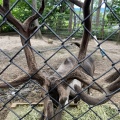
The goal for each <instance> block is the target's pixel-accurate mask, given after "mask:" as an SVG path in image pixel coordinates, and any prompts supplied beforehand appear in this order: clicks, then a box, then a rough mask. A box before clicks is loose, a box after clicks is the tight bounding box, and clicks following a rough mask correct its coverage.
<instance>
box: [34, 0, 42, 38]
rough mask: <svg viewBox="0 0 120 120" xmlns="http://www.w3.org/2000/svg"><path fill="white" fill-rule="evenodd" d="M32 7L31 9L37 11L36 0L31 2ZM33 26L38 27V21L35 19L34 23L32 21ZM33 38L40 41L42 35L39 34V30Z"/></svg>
mask: <svg viewBox="0 0 120 120" xmlns="http://www.w3.org/2000/svg"><path fill="white" fill-rule="evenodd" d="M32 6H33V8H34V9H35V10H37V0H32ZM34 13H35V11H34V10H33V14H34ZM34 25H35V26H37V27H38V26H39V21H38V19H36V20H35V21H34ZM35 38H36V39H39V38H40V39H42V34H41V30H40V29H39V30H38V31H37V32H36V33H35Z"/></svg>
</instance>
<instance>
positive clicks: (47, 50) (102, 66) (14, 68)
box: [0, 36, 120, 120]
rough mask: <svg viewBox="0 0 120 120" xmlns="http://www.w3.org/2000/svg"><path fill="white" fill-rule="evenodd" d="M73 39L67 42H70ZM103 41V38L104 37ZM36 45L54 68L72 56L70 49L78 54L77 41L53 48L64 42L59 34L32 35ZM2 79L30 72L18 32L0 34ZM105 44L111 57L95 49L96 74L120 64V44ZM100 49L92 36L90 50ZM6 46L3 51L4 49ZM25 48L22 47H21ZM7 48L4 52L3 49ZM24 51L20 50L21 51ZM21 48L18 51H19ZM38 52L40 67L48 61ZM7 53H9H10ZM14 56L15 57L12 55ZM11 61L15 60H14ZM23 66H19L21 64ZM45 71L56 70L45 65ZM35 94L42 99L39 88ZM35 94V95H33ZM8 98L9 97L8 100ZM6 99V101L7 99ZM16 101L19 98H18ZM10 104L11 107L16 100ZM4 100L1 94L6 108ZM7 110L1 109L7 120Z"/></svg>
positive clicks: (119, 99)
mask: <svg viewBox="0 0 120 120" xmlns="http://www.w3.org/2000/svg"><path fill="white" fill-rule="evenodd" d="M70 41H73V40H69V41H68V42H67V43H66V45H68V44H69V42H70ZM74 41H80V40H78V39H75V40H74ZM99 42H102V40H100V41H99ZM31 43H32V47H33V48H34V49H35V50H36V51H37V52H40V55H42V57H44V59H49V57H50V58H51V59H50V60H48V62H47V63H48V64H49V65H50V66H51V67H52V68H55V69H56V68H57V67H58V66H59V65H60V63H61V62H62V61H63V60H64V59H65V58H67V57H68V56H71V54H70V53H69V52H68V51H71V52H72V54H74V55H75V56H76V55H77V53H78V47H76V46H75V45H70V46H67V49H68V50H65V49H61V50H59V51H57V49H54V50H51V49H53V48H58V47H60V45H61V41H59V40H58V39H56V38H52V37H51V38H47V37H43V40H36V39H34V38H33V39H31ZM0 45H1V46H0V73H1V74H0V82H2V80H6V81H11V80H13V79H15V78H16V77H18V76H19V75H21V74H25V73H24V72H23V71H22V70H24V71H25V72H27V70H28V69H27V63H26V59H25V55H24V51H23V49H22V50H21V48H22V46H21V43H20V38H19V37H18V36H0ZM101 47H102V48H103V49H104V50H105V53H106V54H107V56H108V57H104V58H102V56H101V53H100V51H99V50H97V51H96V52H95V53H93V54H92V57H94V59H95V74H94V77H95V78H97V77H99V76H100V75H102V74H104V73H105V72H106V71H108V70H109V69H110V68H111V67H112V65H113V63H116V62H117V63H116V64H115V65H114V66H113V67H114V68H116V69H118V68H120V45H118V44H116V42H113V41H106V42H104V43H103V44H102V45H101ZM96 49H97V46H96V44H95V42H94V40H91V41H90V43H89V46H88V54H89V53H92V52H93V51H95V50H96ZM1 50H2V51H1ZM20 50H21V51H20ZM3 51H4V53H3ZM19 51H20V52H19ZM18 52H19V54H18V55H16V54H17V53H18ZM37 52H35V51H34V53H35V57H36V61H37V64H38V67H42V66H43V65H44V59H43V58H41V57H40V56H39V55H38V54H37ZM55 52H56V54H55V55H54V56H53V54H54V53H55ZM6 55H7V56H6ZM12 57H14V59H12ZM10 61H11V63H10ZM18 66H19V67H18ZM113 71H114V69H112V70H111V71H110V72H108V73H107V74H105V75H104V76H103V77H102V78H100V79H99V80H98V82H100V83H103V80H102V79H103V78H105V77H106V76H108V75H109V74H111V73H112V72H113ZM42 72H43V73H44V75H46V76H49V75H50V74H51V73H52V72H53V71H52V70H51V69H50V67H49V66H47V65H46V66H45V67H44V68H43V69H42ZM30 94H31V95H30V96H29V99H30V102H35V101H37V100H38V99H39V96H40V95H39V92H38V93H35V91H31V93H30ZM33 94H34V96H35V97H33ZM111 100H112V101H114V103H115V104H119V105H120V93H118V94H116V95H115V96H114V97H113V98H112V99H111ZM6 101H7V100H6ZM6 101H4V102H6ZM14 101H15V100H14ZM14 101H11V102H10V104H8V105H7V107H9V106H10V105H11V103H12V102H14ZM3 104H4V103H2V102H1V97H0V109H1V108H2V105H3ZM6 113H7V110H6V108H5V109H3V110H2V111H1V112H0V117H1V118H0V120H4V118H5V116H6Z"/></svg>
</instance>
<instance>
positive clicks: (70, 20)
mask: <svg viewBox="0 0 120 120" xmlns="http://www.w3.org/2000/svg"><path fill="white" fill-rule="evenodd" d="M71 7H72V8H74V4H73V3H71ZM72 18H73V12H72V11H71V10H70V18H69V27H68V31H69V32H72V22H73V20H72Z"/></svg>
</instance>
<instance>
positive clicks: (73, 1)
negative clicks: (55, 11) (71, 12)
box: [69, 0, 83, 8]
mask: <svg viewBox="0 0 120 120" xmlns="http://www.w3.org/2000/svg"><path fill="white" fill-rule="evenodd" d="M69 1H70V2H72V3H73V4H75V5H77V6H78V7H81V8H83V2H81V1H78V0H69Z"/></svg>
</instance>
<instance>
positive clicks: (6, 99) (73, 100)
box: [0, 0, 120, 120]
mask: <svg viewBox="0 0 120 120" xmlns="http://www.w3.org/2000/svg"><path fill="white" fill-rule="evenodd" d="M10 2H11V1H10ZM20 2H22V3H24V4H26V5H27V6H29V7H30V9H31V10H32V11H34V14H32V15H31V16H29V17H28V18H27V19H26V20H25V21H24V22H20V21H18V20H17V19H16V18H15V17H14V13H13V12H12V10H13V9H17V5H18V4H20ZM33 2H34V1H33ZM55 2H56V3H55V4H54V5H53V7H52V8H51V9H50V11H48V12H47V13H46V14H44V9H47V8H46V4H51V3H50V2H49V1H47V2H45V1H44V0H42V1H41V5H39V6H40V9H39V10H37V9H35V7H33V5H32V4H31V1H28V0H23V1H20V0H15V1H14V2H13V3H12V4H11V5H9V0H3V5H1V6H0V15H1V18H2V21H1V22H0V27H2V26H3V25H5V24H6V25H8V26H10V27H11V29H13V30H14V31H16V33H17V34H18V35H19V36H20V37H18V36H0V43H1V46H0V120H22V119H23V120H39V119H41V120H47V119H48V120H53V119H54V120H56V119H58V120H111V119H113V120H119V119H120V93H119V91H120V54H119V52H120V48H119V45H116V43H114V42H110V41H109V38H110V37H111V36H113V35H115V34H116V33H117V32H119V30H120V27H118V28H117V29H116V30H115V31H111V34H109V35H108V36H107V37H106V38H105V39H103V40H99V41H98V40H97V38H96V37H95V36H94V35H96V34H94V33H92V32H90V30H91V25H90V17H91V16H92V14H93V13H95V12H96V11H97V10H98V9H99V8H100V6H99V7H98V8H96V9H95V10H94V11H91V12H90V11H89V4H90V0H85V3H84V4H83V3H82V2H80V1H76V0H74V1H73V0H69V1H67V0H59V1H55ZM71 2H73V3H74V4H76V5H78V6H79V7H81V9H82V8H83V11H84V18H83V17H80V16H79V15H78V14H77V13H76V12H75V11H74V8H73V7H72V6H71V5H70V4H71ZM62 5H65V6H67V7H63V8H67V9H68V10H70V11H72V12H73V14H74V15H75V16H76V17H77V20H78V21H79V23H81V24H80V26H79V27H77V29H75V30H74V31H69V32H68V33H69V34H68V36H67V37H65V38H64V37H62V36H59V35H58V34H57V32H55V31H54V28H52V26H51V25H50V24H49V23H47V20H48V19H49V17H50V16H54V14H53V11H57V8H58V7H62ZM102 5H105V6H107V8H108V9H109V10H110V11H111V13H112V14H113V16H114V17H115V18H116V20H117V21H118V25H119V24H120V18H119V17H118V15H117V14H115V13H114V12H113V11H112V9H111V7H110V6H109V4H108V3H107V1H106V0H104V1H103V2H102V4H101V6H102ZM63 8H62V10H63ZM24 11H25V12H27V11H26V10H24ZM43 14H44V15H43ZM54 17H55V16H54ZM62 17H63V18H64V15H63V16H62ZM38 18H39V19H40V21H39V26H38V27H36V26H34V24H33V22H34V20H36V19H38ZM60 24H62V18H61V22H60ZM43 28H45V29H47V31H50V32H51V33H52V34H53V35H54V36H53V35H52V36H49V37H44V35H43V36H42V38H41V39H40V40H38V39H37V40H36V39H34V35H35V34H36V33H37V32H38V31H39V30H40V29H43ZM83 29H84V30H83ZM93 29H94V28H93ZM78 31H82V33H84V34H83V37H80V38H77V39H75V38H74V35H75V34H78ZM89 38H90V39H91V40H90V42H89V45H88V49H87V40H89ZM21 43H22V45H21ZM102 47H103V48H102ZM86 49H87V55H86ZM85 56H86V57H85ZM5 88H6V89H5Z"/></svg>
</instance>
